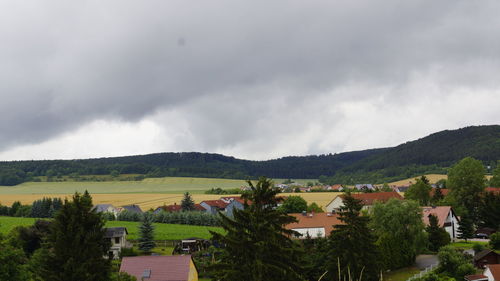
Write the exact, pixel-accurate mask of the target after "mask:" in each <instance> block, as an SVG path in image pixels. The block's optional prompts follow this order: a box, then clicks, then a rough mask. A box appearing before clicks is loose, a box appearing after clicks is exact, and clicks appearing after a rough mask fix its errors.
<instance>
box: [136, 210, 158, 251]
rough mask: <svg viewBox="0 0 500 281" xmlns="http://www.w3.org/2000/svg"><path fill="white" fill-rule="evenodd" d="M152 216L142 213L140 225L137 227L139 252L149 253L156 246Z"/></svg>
mask: <svg viewBox="0 0 500 281" xmlns="http://www.w3.org/2000/svg"><path fill="white" fill-rule="evenodd" d="M153 220H154V218H153V215H152V214H151V213H144V216H143V219H142V223H141V225H140V226H139V250H141V251H144V252H149V251H151V249H153V248H154V247H155V246H156V244H155V241H154V226H153Z"/></svg>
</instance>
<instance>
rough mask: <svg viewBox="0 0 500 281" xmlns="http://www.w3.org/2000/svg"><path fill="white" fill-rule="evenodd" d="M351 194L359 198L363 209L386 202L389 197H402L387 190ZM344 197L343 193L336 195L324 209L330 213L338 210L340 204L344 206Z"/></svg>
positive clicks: (398, 198) (400, 198)
mask: <svg viewBox="0 0 500 281" xmlns="http://www.w3.org/2000/svg"><path fill="white" fill-rule="evenodd" d="M352 196H353V197H354V198H356V199H358V200H361V204H363V209H365V210H366V209H369V208H371V206H373V204H375V202H387V201H389V199H392V198H394V199H397V200H403V197H402V196H401V195H399V193H397V192H394V191H389V192H373V193H356V194H352ZM344 197H345V195H338V196H336V197H335V198H333V200H332V201H330V203H328V204H327V205H326V211H327V212H330V213H334V212H337V211H339V210H340V208H341V207H342V206H344Z"/></svg>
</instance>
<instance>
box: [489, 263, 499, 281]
mask: <svg viewBox="0 0 500 281" xmlns="http://www.w3.org/2000/svg"><path fill="white" fill-rule="evenodd" d="M486 267H487V268H489V269H490V271H491V275H492V276H493V280H500V264H488V265H487V266H486Z"/></svg>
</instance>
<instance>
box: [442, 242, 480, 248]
mask: <svg viewBox="0 0 500 281" xmlns="http://www.w3.org/2000/svg"><path fill="white" fill-rule="evenodd" d="M474 244H482V245H485V246H486V245H488V242H482V241H469V242H467V243H466V242H463V241H462V242H455V243H450V245H451V246H453V247H454V248H459V249H472V247H473V246H474Z"/></svg>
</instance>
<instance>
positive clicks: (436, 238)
mask: <svg viewBox="0 0 500 281" xmlns="http://www.w3.org/2000/svg"><path fill="white" fill-rule="evenodd" d="M425 231H427V235H428V238H429V250H431V251H433V252H437V251H438V250H439V248H441V247H443V246H446V245H448V244H449V243H450V242H451V238H450V235H448V232H446V230H444V228H441V227H439V224H438V218H437V217H436V216H435V215H432V214H431V215H429V226H427V227H426V229H425Z"/></svg>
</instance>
